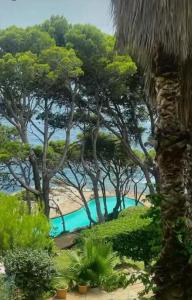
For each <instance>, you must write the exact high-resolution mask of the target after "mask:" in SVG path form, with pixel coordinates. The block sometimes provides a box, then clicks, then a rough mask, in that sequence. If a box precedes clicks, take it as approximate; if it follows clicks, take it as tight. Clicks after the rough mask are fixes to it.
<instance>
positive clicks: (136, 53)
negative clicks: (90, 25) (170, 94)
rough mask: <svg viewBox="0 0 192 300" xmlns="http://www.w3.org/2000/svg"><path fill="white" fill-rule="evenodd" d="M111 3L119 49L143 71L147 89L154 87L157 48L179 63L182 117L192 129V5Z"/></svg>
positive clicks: (162, 0) (146, 0)
mask: <svg viewBox="0 0 192 300" xmlns="http://www.w3.org/2000/svg"><path fill="white" fill-rule="evenodd" d="M111 3H112V13H113V18H114V26H115V28H116V37H117V46H118V48H119V49H121V50H122V51H129V53H130V54H131V55H132V56H133V57H134V59H135V60H136V62H137V63H139V64H140V65H142V66H143V67H144V70H145V72H146V74H148V76H147V79H148V80H147V81H148V89H149V87H151V86H152V87H153V84H152V83H153V82H152V81H151V76H150V74H151V70H152V59H153V57H154V51H155V49H156V47H157V46H159V45H161V46H162V47H163V49H164V52H165V53H167V54H170V55H172V56H173V57H174V58H175V60H176V61H177V62H178V66H180V71H181V72H180V77H181V81H182V82H183V87H182V88H183V89H182V92H183V95H182V96H183V97H182V101H181V103H180V111H179V112H180V114H179V117H180V118H181V119H182V121H185V123H186V124H187V125H188V126H190V127H192V126H191V124H190V123H191V119H192V51H191V49H192V1H191V0H111ZM152 90H153V88H152Z"/></svg>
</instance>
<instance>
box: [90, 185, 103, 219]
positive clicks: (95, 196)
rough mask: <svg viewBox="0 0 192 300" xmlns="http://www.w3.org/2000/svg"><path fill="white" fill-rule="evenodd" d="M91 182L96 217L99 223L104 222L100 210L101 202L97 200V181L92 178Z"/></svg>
mask: <svg viewBox="0 0 192 300" xmlns="http://www.w3.org/2000/svg"><path fill="white" fill-rule="evenodd" d="M92 183H93V192H94V198H95V204H96V211H97V217H98V221H99V223H103V222H104V216H103V214H102V211H101V203H100V200H99V189H98V183H97V182H95V181H94V180H92Z"/></svg>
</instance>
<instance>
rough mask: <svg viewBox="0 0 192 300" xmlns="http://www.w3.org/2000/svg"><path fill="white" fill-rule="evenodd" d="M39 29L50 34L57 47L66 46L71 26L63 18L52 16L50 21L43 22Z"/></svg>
mask: <svg viewBox="0 0 192 300" xmlns="http://www.w3.org/2000/svg"><path fill="white" fill-rule="evenodd" d="M39 28H41V29H42V30H43V31H46V32H48V33H49V35H50V36H51V37H52V38H54V40H55V42H56V45H57V46H65V45H66V33H67V32H68V30H69V28H70V25H69V24H68V22H67V20H66V19H65V18H64V17H63V16H51V18H50V19H48V20H46V21H45V22H43V23H42V24H41V25H40V26H39Z"/></svg>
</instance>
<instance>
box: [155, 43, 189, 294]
mask: <svg viewBox="0 0 192 300" xmlns="http://www.w3.org/2000/svg"><path fill="white" fill-rule="evenodd" d="M156 92H157V98H156V101H157V113H158V119H157V123H156V139H157V142H158V143H157V149H156V150H157V156H156V159H157V163H158V166H159V172H160V183H161V184H160V193H161V195H162V203H161V214H162V224H163V237H164V239H163V247H162V252H161V255H160V258H159V260H158V262H157V264H156V274H155V281H156V283H157V293H156V299H160V300H176V299H177V300H187V299H188V300H190V299H192V294H191V286H190V285H189V286H190V288H188V287H187V283H186V279H185V275H186V273H187V272H189V269H190V267H189V265H188V257H187V254H186V252H185V249H184V246H183V244H182V243H181V242H180V241H179V236H178V235H179V234H178V232H177V230H181V229H182V227H180V225H179V224H180V221H181V220H182V218H183V217H184V216H185V204H186V199H185V188H184V156H185V150H186V141H185V132H184V130H183V128H182V126H181V123H180V122H179V120H178V118H177V115H178V102H179V101H180V100H181V99H180V98H181V86H180V82H179V78H178V66H177V65H176V63H174V59H173V57H169V56H167V55H165V54H164V53H163V52H162V51H161V49H160V50H159V51H158V54H157V57H156ZM190 274H191V273H190Z"/></svg>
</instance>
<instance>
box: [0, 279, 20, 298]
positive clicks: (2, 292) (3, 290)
mask: <svg viewBox="0 0 192 300" xmlns="http://www.w3.org/2000/svg"><path fill="white" fill-rule="evenodd" d="M0 299H1V300H16V292H15V284H14V281H13V280H12V279H11V278H9V279H7V278H6V277H5V276H1V275H0ZM17 299H18V300H20V299H21V298H17Z"/></svg>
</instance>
